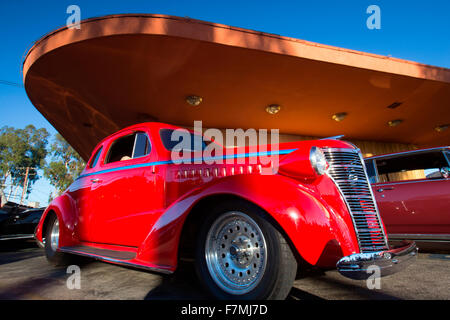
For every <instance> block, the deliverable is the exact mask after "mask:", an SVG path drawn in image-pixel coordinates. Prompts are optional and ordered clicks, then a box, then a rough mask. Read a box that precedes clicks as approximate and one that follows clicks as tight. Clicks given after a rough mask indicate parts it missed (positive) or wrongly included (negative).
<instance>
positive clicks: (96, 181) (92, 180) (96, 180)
mask: <svg viewBox="0 0 450 320" xmlns="http://www.w3.org/2000/svg"><path fill="white" fill-rule="evenodd" d="M91 182H92V183H99V182H102V180H100V179H91Z"/></svg>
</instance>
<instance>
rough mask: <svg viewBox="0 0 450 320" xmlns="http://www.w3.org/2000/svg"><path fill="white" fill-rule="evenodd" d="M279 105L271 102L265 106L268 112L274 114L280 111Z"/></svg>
mask: <svg viewBox="0 0 450 320" xmlns="http://www.w3.org/2000/svg"><path fill="white" fill-rule="evenodd" d="M280 109H281V106H280V105H278V104H271V105H270V106H267V107H266V112H267V113H268V114H276V113H278V112H280Z"/></svg>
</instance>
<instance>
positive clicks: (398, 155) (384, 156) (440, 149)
mask: <svg viewBox="0 0 450 320" xmlns="http://www.w3.org/2000/svg"><path fill="white" fill-rule="evenodd" d="M444 150H450V146H443V147H434V148H426V149H417V150H409V151H401V152H393V153H386V154H380V155H376V156H372V157H367V158H364V160H371V159H378V158H395V157H403V156H407V155H410V154H418V153H426V152H434V151H444Z"/></svg>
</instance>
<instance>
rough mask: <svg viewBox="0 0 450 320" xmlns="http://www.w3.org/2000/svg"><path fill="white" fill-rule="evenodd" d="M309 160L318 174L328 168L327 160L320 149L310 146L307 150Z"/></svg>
mask: <svg viewBox="0 0 450 320" xmlns="http://www.w3.org/2000/svg"><path fill="white" fill-rule="evenodd" d="M309 161H310V162H311V166H312V167H313V168H314V170H315V171H316V173H317V174H318V175H322V174H324V173H325V172H326V171H327V169H328V162H327V159H326V158H325V155H324V154H323V152H322V150H320V149H319V148H317V147H312V148H311V151H310V152H309Z"/></svg>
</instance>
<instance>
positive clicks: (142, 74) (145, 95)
mask: <svg viewBox="0 0 450 320" xmlns="http://www.w3.org/2000/svg"><path fill="white" fill-rule="evenodd" d="M23 77H24V83H25V89H26V91H27V94H28V96H29V98H30V100H31V102H32V103H33V104H34V105H35V106H36V108H37V109H38V110H39V111H40V112H41V113H42V114H43V115H44V117H45V118H47V119H48V121H49V122H50V123H51V124H52V125H53V126H54V127H55V128H56V129H57V130H58V131H59V132H60V133H61V134H62V135H63V136H64V137H65V138H66V139H67V140H68V142H69V143H70V144H72V146H73V147H74V148H75V149H76V150H77V151H78V152H79V153H80V155H81V156H82V157H83V158H85V159H86V158H87V157H88V156H89V154H90V152H91V151H92V149H93V148H94V146H95V145H96V144H97V142H98V141H100V140H101V139H102V138H104V137H105V136H107V135H109V134H111V133H113V132H115V131H117V130H118V129H120V128H123V127H125V126H128V125H130V124H135V123H138V122H145V121H155V120H156V121H161V122H167V123H173V124H178V125H187V126H192V125H193V121H194V120H203V126H204V127H216V128H244V129H245V128H256V129H258V128H268V129H270V128H279V129H280V132H281V133H287V134H298V135H307V136H317V137H324V136H333V135H338V134H345V136H346V137H347V138H351V139H358V140H372V141H385V142H402V143H413V144H416V145H418V146H437V145H444V144H448V143H449V142H450V130H445V131H442V132H438V131H436V130H435V127H436V126H439V125H444V124H448V123H449V122H450V70H449V69H445V68H440V67H434V66H429V65H423V64H419V63H415V62H411V61H405V60H400V59H396V58H390V57H385V56H379V55H374V54H368V53H364V52H358V51H353V50H347V49H342V48H336V47H331V46H326V45H321V44H317V43H311V42H307V41H302V40H297V39H292V38H286V37H281V36H278V35H273V34H266V33H261V32H256V31H251V30H245V29H240V28H234V27H229V26H225V25H219V24H214V23H209V22H203V21H198V20H192V19H188V18H179V17H171V16H165V15H131V14H127V15H113V16H106V17H101V18H93V19H88V20H85V21H83V22H82V23H81V29H79V30H78V29H68V28H65V27H64V28H61V29H58V30H56V31H54V32H52V33H50V34H48V35H46V36H44V37H43V38H42V39H40V40H39V41H37V42H36V44H35V45H34V46H33V47H32V48H31V49H30V51H29V52H28V54H27V56H26V59H25V61H24V65H23ZM188 95H197V96H201V97H202V98H203V101H202V103H201V104H200V105H198V106H191V105H189V104H188V103H186V97H187V96H188ZM396 102H398V103H400V105H399V106H398V107H396V108H388V106H391V105H392V104H393V103H396ZM274 103H275V104H279V105H280V106H281V110H280V112H279V113H277V114H275V115H271V114H268V113H267V112H266V111H265V108H266V106H268V105H270V104H274ZM339 112H346V113H347V114H348V115H347V117H346V118H345V119H344V120H343V121H341V122H336V121H334V120H332V118H331V117H332V115H333V114H335V113H339ZM395 119H401V120H403V122H402V123H401V124H399V125H398V126H396V127H389V126H388V125H387V122H388V121H390V120H395Z"/></svg>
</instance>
